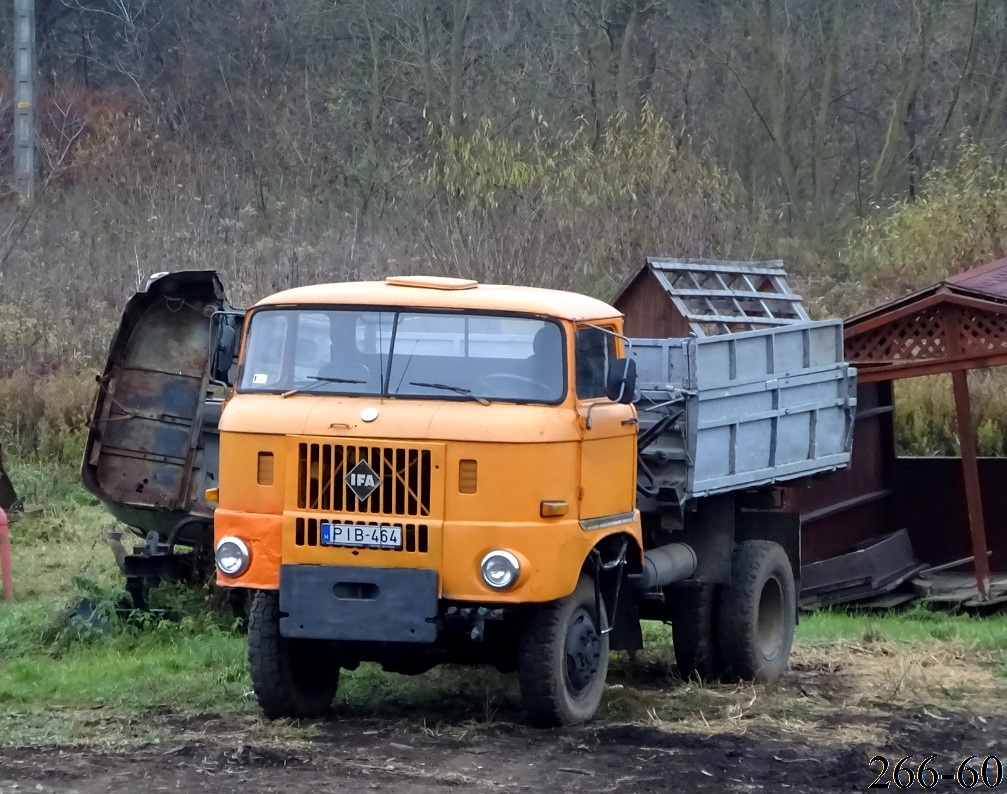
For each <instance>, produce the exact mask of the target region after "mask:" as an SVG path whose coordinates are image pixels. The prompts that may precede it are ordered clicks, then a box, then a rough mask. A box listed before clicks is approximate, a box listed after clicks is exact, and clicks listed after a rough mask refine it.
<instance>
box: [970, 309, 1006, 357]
mask: <svg viewBox="0 0 1007 794" xmlns="http://www.w3.org/2000/svg"><path fill="white" fill-rule="evenodd" d="M960 323H961V326H960V327H961V337H960V338H961V346H962V353H964V354H970V353H1001V352H1004V351H1007V317H1005V316H1003V315H999V314H993V313H992V312H981V311H970V312H962V314H961V320H960Z"/></svg>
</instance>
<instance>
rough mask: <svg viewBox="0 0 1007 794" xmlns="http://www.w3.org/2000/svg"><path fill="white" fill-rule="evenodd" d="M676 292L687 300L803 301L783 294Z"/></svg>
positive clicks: (735, 291) (712, 290) (710, 290)
mask: <svg viewBox="0 0 1007 794" xmlns="http://www.w3.org/2000/svg"><path fill="white" fill-rule="evenodd" d="M675 292H676V293H678V294H679V295H681V296H682V297H685V298H729V299H732V298H733V299H737V298H749V299H752V300H767V301H782V302H784V303H798V302H800V301H801V296H800V295H795V294H791V295H787V294H785V293H782V292H757V291H756V292H748V291H743V290H732V289H676V290H675Z"/></svg>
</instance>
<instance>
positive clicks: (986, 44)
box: [0, 0, 1007, 460]
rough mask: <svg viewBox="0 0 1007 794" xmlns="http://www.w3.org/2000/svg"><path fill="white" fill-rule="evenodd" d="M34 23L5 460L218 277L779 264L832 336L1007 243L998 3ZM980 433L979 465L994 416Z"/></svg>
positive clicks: (1005, 10) (656, 5) (2, 330)
mask: <svg viewBox="0 0 1007 794" xmlns="http://www.w3.org/2000/svg"><path fill="white" fill-rule="evenodd" d="M36 7H37V16H38V18H37V24H36V27H37V42H36V45H37V51H38V60H39V96H38V98H37V102H36V107H37V114H38V151H39V160H40V170H39V174H38V185H39V188H38V191H37V196H36V200H35V201H33V202H24V201H21V200H19V198H18V197H17V196H16V194H15V193H14V191H13V189H12V187H11V184H10V176H11V175H10V173H9V163H10V157H9V155H10V150H11V141H10V138H9V133H8V131H9V130H10V126H11V125H10V123H9V122H10V119H11V114H12V110H13V104H12V90H11V85H10V83H9V82H7V83H4V82H2V81H0V114H2V116H3V118H5V119H7V122H6V123H3V124H2V125H0V154H2V155H3V157H4V159H3V164H4V165H3V169H4V170H3V171H2V172H0V180H2V184H0V235H2V237H0V405H3V411H2V413H0V442H4V443H6V444H8V445H13V447H14V448H15V451H16V452H19V453H20V457H22V458H26V457H27V458H34V459H36V460H39V459H59V460H66V459H72V458H73V457H74V456H75V455H76V454H77V453H78V452H79V428H80V425H81V423H82V421H83V420H84V419H85V418H86V416H87V411H88V408H89V405H88V403H89V401H90V399H91V378H92V377H93V375H94V372H95V370H96V367H97V366H99V365H100V363H101V361H102V360H103V357H104V353H105V350H106V347H107V344H108V341H109V339H110V336H111V333H112V331H113V329H114V326H115V324H116V322H117V319H118V314H119V311H120V309H121V307H122V304H123V303H124V301H125V300H126V298H127V297H128V296H129V294H130V293H132V292H133V291H134V290H135V289H137V288H138V287H142V285H143V284H144V283H145V282H146V280H147V278H148V277H149V276H150V275H151V274H153V273H156V272H159V271H164V270H174V269H179V268H214V269H217V270H219V271H220V272H221V274H222V276H223V278H224V280H225V283H226V285H227V287H228V290H229V293H230V297H231V299H232V301H233V302H235V303H238V304H247V303H249V302H251V301H253V300H255V299H257V298H259V297H261V296H263V295H264V294H267V293H269V292H272V291H275V290H278V289H282V288H286V287H288V286H292V285H296V284H302V283H310V282H313V281H318V280H341V279H356V278H366V277H372V276H383V275H385V274H388V273H391V272H396V273H419V272H436V273H446V274H457V275H468V276H474V277H477V278H480V279H482V280H487V281H512V282H518V283H528V284H540V285H546V286H556V287H567V288H573V289H578V290H582V291H586V292H589V293H591V294H595V295H598V296H599V297H609V296H610V295H611V293H612V291H613V290H614V288H615V286H616V285H617V284H618V283H619V282H620V281H621V279H622V278H623V277H624V275H625V274H626V273H627V272H628V271H630V270H631V269H633V268H635V267H637V266H638V265H639V264H640V262H641V259H642V257H643V256H645V255H647V254H652V253H663V254H670V255H679V256H688V257H700V256H702V257H719V258H732V257H734V258H763V257H765V258H769V257H773V258H776V257H779V258H783V259H784V260H786V261H787V263H788V266H789V267H790V269H791V270H792V272H794V273H795V276H796V280H797V282H798V284H799V287H800V289H801V291H802V294H804V295H805V297H806V300H807V302H808V304H809V306H810V307H811V310H812V311H813V313H814V314H815V315H817V316H823V315H828V314H833V315H841V316H848V315H850V314H852V313H854V312H856V311H858V310H860V309H863V308H866V307H868V306H871V305H875V304H877V303H879V302H881V301H883V300H886V299H888V298H890V297H891V296H893V295H896V294H901V293H903V292H905V291H906V290H908V289H913V288H916V287H919V286H922V285H924V284H926V283H929V282H932V281H933V280H935V279H937V278H940V277H942V276H943V275H945V274H946V273H948V272H952V271H957V270H961V269H964V268H967V267H969V266H971V265H972V264H975V263H980V262H983V261H987V260H989V259H992V258H995V257H999V256H1002V255H1004V253H1005V250H1004V249H1005V247H1007V245H1005V242H1004V239H1003V229H1004V228H1005V223H1004V220H1005V216H1007V165H1005V152H1004V148H1003V146H1004V142H1005V136H1007V125H1005V109H1007V2H1004V0H890V1H889V2H885V3H876V2H869V1H868V0H807V2H801V3H793V2H786V3H785V2H783V1H782V0H724V2H716V3H711V2H705V0H493V1H492V2H491V1H490V0H174V2H170V3H168V2H162V3H159V2H152V0H36ZM2 14H3V15H4V16H0V59H2V62H4V63H11V62H12V58H13V52H12V50H11V47H12V42H13V36H12V31H11V24H12V20H11V18H10V14H11V9H10V4H5V6H4V9H3V12H2ZM981 391H982V393H983V394H986V393H987V392H988V393H989V394H990V395H995V394H997V393H998V392H999V391H1002V390H999V389H997V388H994V387H988V388H987V387H985V386H984V387H983V388H982V389H981ZM906 400H907V401H908V402H907V403H906V410H905V411H903V413H902V415H901V416H900V423H901V425H902V427H903V431H904V432H903V436H904V438H906V439H907V440H906V441H905V443H906V445H907V449H909V450H910V451H912V450H917V449H926V450H929V451H934V450H936V451H953V448H954V445H955V443H956V442H955V439H954V437H953V436H954V434H953V432H952V431H951V430H950V429H949V428H952V427H953V424H952V422H951V420H950V413H945V412H947V411H948V409H949V407H950V403H949V401H947V400H945V399H944V398H943V397H942V396H941V394H940V392H939V389H937V388H930V387H927V386H921V387H917V388H914V389H913V390H910V392H907V394H906ZM977 421H978V422H979V423H980V425H981V426H984V427H985V428H986V429H985V430H983V431H982V433H981V436H982V438H983V439H985V440H984V441H983V444H984V450H985V451H987V452H999V451H1002V449H1003V439H1004V429H1005V428H1007V417H1005V416H1004V415H1003V412H1002V410H1001V409H1000V407H999V406H998V405H997V404H996V400H993V399H992V397H991V399H990V400H984V401H982V404H981V405H980V406H979V408H978V418H977ZM983 423H985V425H984V424H983ZM945 431H947V432H945ZM942 434H943V435H942ZM949 434H950V435H949Z"/></svg>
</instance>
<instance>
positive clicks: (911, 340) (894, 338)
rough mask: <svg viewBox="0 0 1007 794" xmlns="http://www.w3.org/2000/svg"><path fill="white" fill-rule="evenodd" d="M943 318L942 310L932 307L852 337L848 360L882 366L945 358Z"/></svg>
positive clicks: (848, 341) (945, 342) (847, 344)
mask: <svg viewBox="0 0 1007 794" xmlns="http://www.w3.org/2000/svg"><path fill="white" fill-rule="evenodd" d="M941 316H942V310H941V309H940V308H931V309H928V310H926V311H923V312H920V313H919V314H914V315H909V316H907V317H903V318H901V319H900V320H896V321H895V322H892V323H889V324H888V325H883V326H881V327H880V328H875V329H874V330H872V331H867V332H866V333H863V334H860V335H858V336H855V337H851V338H849V339H847V340H846V360H847V361H849V362H850V363H851V364H869V363H878V364H880V363H885V362H891V361H913V360H918V359H934V358H937V359H939V358H945V357H946V356H947V340H946V339H945V338H944V328H943V324H942V322H941Z"/></svg>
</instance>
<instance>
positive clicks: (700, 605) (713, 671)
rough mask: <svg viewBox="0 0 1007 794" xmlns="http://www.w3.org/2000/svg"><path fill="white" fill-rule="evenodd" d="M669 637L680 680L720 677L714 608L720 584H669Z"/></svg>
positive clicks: (708, 679)
mask: <svg viewBox="0 0 1007 794" xmlns="http://www.w3.org/2000/svg"><path fill="white" fill-rule="evenodd" d="M665 597H666V598H667V599H668V600H669V601H670V602H671V640H672V643H673V644H674V646H675V664H676V665H677V666H678V674H679V675H680V676H681V677H682V679H683V680H686V681H688V680H698V681H700V682H704V683H713V682H714V681H716V680H718V679H719V678H720V674H721V664H720V652H719V649H718V648H717V641H718V638H717V611H718V606H719V600H720V587H719V586H718V585H713V584H699V585H696V586H682V587H676V588H669V589H668V590H667V591H666V596H665Z"/></svg>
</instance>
